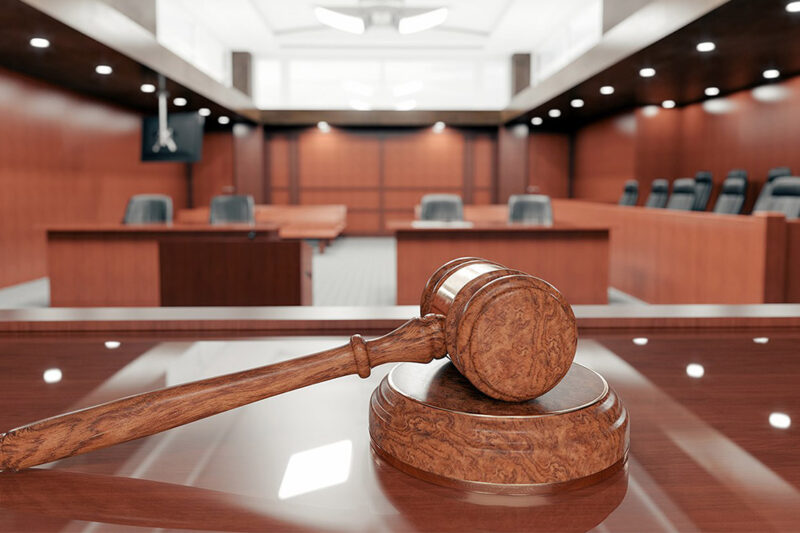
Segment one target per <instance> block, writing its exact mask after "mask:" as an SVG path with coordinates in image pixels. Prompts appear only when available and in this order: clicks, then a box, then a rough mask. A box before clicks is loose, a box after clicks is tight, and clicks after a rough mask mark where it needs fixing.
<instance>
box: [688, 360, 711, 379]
mask: <svg viewBox="0 0 800 533" xmlns="http://www.w3.org/2000/svg"><path fill="white" fill-rule="evenodd" d="M705 373H706V369H705V368H703V365H700V364H697V363H689V364H688V365H686V375H687V376H689V377H690V378H695V379H700V378H702V377H703V376H704V375H705Z"/></svg>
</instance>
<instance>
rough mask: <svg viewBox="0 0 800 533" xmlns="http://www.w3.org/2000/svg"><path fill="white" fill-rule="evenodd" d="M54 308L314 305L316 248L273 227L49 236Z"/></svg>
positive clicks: (119, 228)
mask: <svg viewBox="0 0 800 533" xmlns="http://www.w3.org/2000/svg"><path fill="white" fill-rule="evenodd" d="M47 264H48V276H49V278H50V305H51V306H54V307H79V306H85V307H111V306H157V305H164V306H180V305H310V304H311V249H310V247H309V246H308V244H306V243H304V242H301V241H294V242H280V241H279V240H278V236H277V228H276V227H274V226H268V225H264V226H244V225H242V226H205V227H198V226H161V225H147V226H130V225H125V226H123V225H114V226H102V227H98V226H70V227H60V228H50V229H48V230H47Z"/></svg>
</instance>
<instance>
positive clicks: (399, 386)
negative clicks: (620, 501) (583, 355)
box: [369, 359, 630, 494]
mask: <svg viewBox="0 0 800 533" xmlns="http://www.w3.org/2000/svg"><path fill="white" fill-rule="evenodd" d="M369 432H370V439H371V442H372V447H373V450H374V451H375V453H376V454H377V455H378V456H379V457H381V458H382V459H383V460H384V461H386V462H387V463H389V464H390V465H392V466H394V467H395V468H397V469H399V470H401V471H403V472H405V473H407V474H410V475H412V476H415V477H417V478H420V479H423V480H425V481H429V482H432V483H436V484H439V485H444V486H448V487H454V488H460V489H465V490H471V491H476V492H486V493H493V494H535V493H537V492H542V491H544V492H548V491H554V490H560V489H565V488H577V487H580V486H586V485H589V484H592V483H595V482H597V481H600V480H601V479H605V478H606V477H608V476H610V475H612V474H613V473H615V472H616V471H618V470H619V469H620V468H622V466H623V465H624V464H625V461H626V459H627V453H628V446H629V442H630V436H629V429H628V414H627V411H626V410H625V407H624V406H623V405H622V402H621V401H620V399H619V396H617V394H616V393H615V392H614V390H613V389H612V388H611V387H610V386H609V385H608V383H607V382H606V380H605V379H603V377H602V376H600V375H599V374H597V373H596V372H593V371H592V370H589V369H588V368H586V367H583V366H581V365H579V364H577V363H573V364H572V366H571V367H570V369H569V371H568V372H567V374H566V375H565V376H564V378H563V379H562V380H561V381H560V382H559V384H558V385H556V386H555V387H554V388H553V389H551V390H550V391H549V392H547V393H546V394H544V395H542V396H539V397H538V398H536V399H533V400H529V401H526V402H520V403H510V402H503V401H499V400H494V399H492V398H489V397H488V396H485V395H483V394H482V393H481V392H479V391H478V390H477V389H476V388H475V387H473V386H472V384H470V383H469V381H467V379H466V378H464V377H463V376H462V375H461V374H460V373H459V372H458V370H456V368H455V366H453V364H452V363H450V362H449V361H448V360H447V359H442V360H439V361H434V362H433V363H430V364H426V365H422V364H416V363H402V364H400V365H398V366H396V367H395V368H394V369H393V370H392V371H391V372H390V373H389V374H388V375H387V376H386V377H385V378H384V379H383V381H381V383H380V385H379V386H378V388H377V389H376V390H375V392H374V393H373V394H372V398H371V401H370V413H369Z"/></svg>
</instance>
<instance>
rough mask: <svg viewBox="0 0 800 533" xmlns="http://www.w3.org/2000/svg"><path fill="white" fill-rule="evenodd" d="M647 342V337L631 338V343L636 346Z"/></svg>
mask: <svg viewBox="0 0 800 533" xmlns="http://www.w3.org/2000/svg"><path fill="white" fill-rule="evenodd" d="M647 342H648V339H647V337H634V339H633V344H635V345H636V346H644V345H645V344H647Z"/></svg>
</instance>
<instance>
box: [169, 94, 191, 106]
mask: <svg viewBox="0 0 800 533" xmlns="http://www.w3.org/2000/svg"><path fill="white" fill-rule="evenodd" d="M172 103H173V104H174V105H175V106H177V107H183V106H185V105H186V103H187V102H186V98H183V97H182V96H178V97H177V98H173V100H172Z"/></svg>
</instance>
